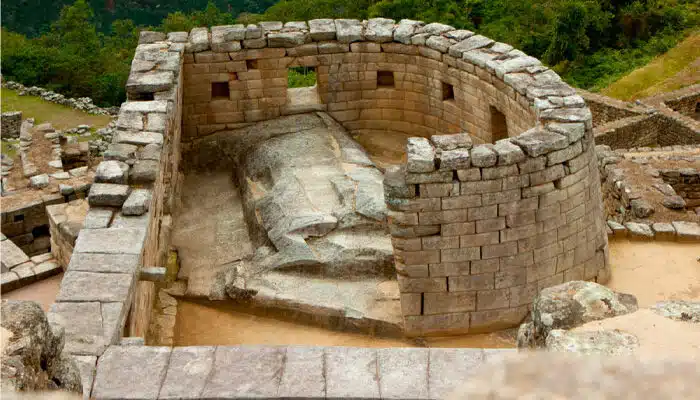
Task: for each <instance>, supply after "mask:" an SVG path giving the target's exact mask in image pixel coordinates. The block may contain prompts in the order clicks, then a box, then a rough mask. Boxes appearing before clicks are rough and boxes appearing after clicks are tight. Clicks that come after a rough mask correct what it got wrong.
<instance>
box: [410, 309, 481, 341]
mask: <svg viewBox="0 0 700 400" xmlns="http://www.w3.org/2000/svg"><path fill="white" fill-rule="evenodd" d="M404 326H405V329H406V335H408V336H439V335H446V334H452V335H454V334H464V333H467V332H469V313H454V314H435V315H409V316H405V317H404Z"/></svg>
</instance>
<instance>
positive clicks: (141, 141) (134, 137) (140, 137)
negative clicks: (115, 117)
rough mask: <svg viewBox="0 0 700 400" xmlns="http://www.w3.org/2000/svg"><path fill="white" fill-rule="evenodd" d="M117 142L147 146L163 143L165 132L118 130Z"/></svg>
mask: <svg viewBox="0 0 700 400" xmlns="http://www.w3.org/2000/svg"><path fill="white" fill-rule="evenodd" d="M116 142H117V143H126V144H133V145H137V146H146V145H148V144H151V143H154V144H163V134H162V133H158V132H117V137H116Z"/></svg>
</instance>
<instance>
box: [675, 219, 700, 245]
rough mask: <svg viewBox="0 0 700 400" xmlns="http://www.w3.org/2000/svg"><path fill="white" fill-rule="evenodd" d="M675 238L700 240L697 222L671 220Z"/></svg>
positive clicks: (699, 228)
mask: <svg viewBox="0 0 700 400" xmlns="http://www.w3.org/2000/svg"><path fill="white" fill-rule="evenodd" d="M671 224H673V227H674V228H675V229H676V238H677V240H678V241H679V242H697V241H700V225H699V224H698V223H697V222H687V221H673V222H672V223H671Z"/></svg>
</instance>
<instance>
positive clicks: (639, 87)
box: [601, 32, 700, 100]
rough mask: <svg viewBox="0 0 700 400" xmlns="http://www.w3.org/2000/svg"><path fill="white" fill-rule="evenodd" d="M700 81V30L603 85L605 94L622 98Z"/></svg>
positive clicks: (640, 96)
mask: <svg viewBox="0 0 700 400" xmlns="http://www.w3.org/2000/svg"><path fill="white" fill-rule="evenodd" d="M697 82H700V32H699V33H695V34H693V35H691V36H689V37H688V38H687V39H685V40H684V41H683V42H681V43H680V44H679V45H678V46H676V47H674V48H673V49H671V50H669V51H668V52H667V53H666V54H664V55H662V56H660V57H657V58H655V59H654V60H653V61H651V62H650V63H649V64H647V65H645V66H643V67H641V68H639V69H636V70H634V71H632V73H630V74H628V75H626V76H624V77H623V78H622V79H620V80H618V81H616V82H614V83H613V84H612V85H610V86H608V87H607V88H605V89H603V90H602V91H601V92H602V93H603V94H605V95H608V96H611V97H615V98H618V99H621V100H632V99H636V98H642V97H649V96H654V95H657V94H660V93H663V92H669V91H672V90H676V89H680V88H682V87H684V86H689V85H692V84H694V83H697Z"/></svg>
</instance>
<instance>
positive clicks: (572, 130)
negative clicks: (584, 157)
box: [547, 122, 586, 143]
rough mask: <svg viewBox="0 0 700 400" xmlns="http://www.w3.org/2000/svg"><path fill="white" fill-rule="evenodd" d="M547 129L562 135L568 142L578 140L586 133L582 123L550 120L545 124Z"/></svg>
mask: <svg viewBox="0 0 700 400" xmlns="http://www.w3.org/2000/svg"><path fill="white" fill-rule="evenodd" d="M547 129H548V130H550V131H552V132H556V133H558V134H560V135H564V136H566V137H567V138H568V139H569V143H574V142H576V141H578V140H580V139H581V138H582V137H583V135H584V134H585V133H586V126H585V125H584V124H582V123H569V124H567V123H559V122H550V123H548V124H547Z"/></svg>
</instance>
